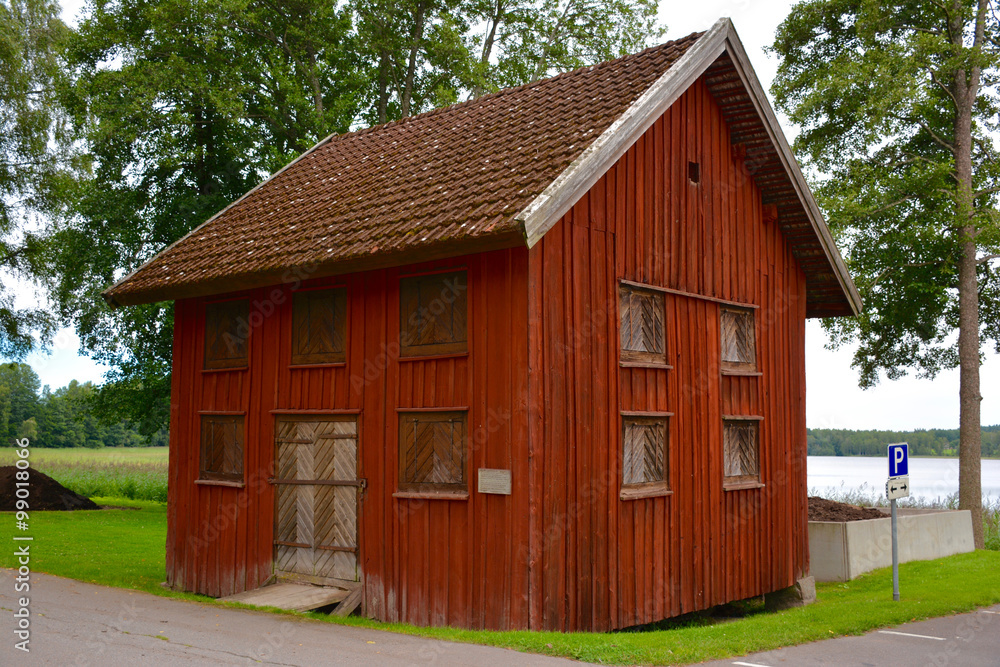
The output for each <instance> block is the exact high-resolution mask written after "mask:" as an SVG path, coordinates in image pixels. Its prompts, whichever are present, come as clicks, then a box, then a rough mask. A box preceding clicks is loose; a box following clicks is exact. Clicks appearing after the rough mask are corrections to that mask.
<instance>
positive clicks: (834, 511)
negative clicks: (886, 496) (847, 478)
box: [809, 496, 886, 521]
mask: <svg viewBox="0 0 1000 667" xmlns="http://www.w3.org/2000/svg"><path fill="white" fill-rule="evenodd" d="M885 516H886V514H885V513H884V512H880V511H879V510H877V509H875V508H874V507H857V506H855V505H848V504H847V503H838V502H837V501H835V500H827V499H826V498H818V497H816V496H810V497H809V520H810V521H862V520H864V519H883V518H885Z"/></svg>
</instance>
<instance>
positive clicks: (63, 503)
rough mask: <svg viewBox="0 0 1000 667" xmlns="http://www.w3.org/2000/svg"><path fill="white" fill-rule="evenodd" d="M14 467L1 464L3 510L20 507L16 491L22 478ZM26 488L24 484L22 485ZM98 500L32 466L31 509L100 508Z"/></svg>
mask: <svg viewBox="0 0 1000 667" xmlns="http://www.w3.org/2000/svg"><path fill="white" fill-rule="evenodd" d="M16 472H17V468H15V467H14V466H3V467H0V512H13V511H14V510H16V509H17V506H16V505H15V503H16V502H17V495H16V494H15V492H16V491H17V489H18V487H17V485H16V482H17V481H18V480H17V479H16V478H15V476H14V473H16ZM21 488H24V487H21ZM99 509H101V508H100V507H99V506H98V505H97V503H95V502H94V501H93V500H91V499H90V498H87V497H86V496H81V495H80V494H79V493H74V492H73V491H70V490H69V489H67V488H66V487H65V486H63V485H62V484H60V483H59V482H57V481H56V480H54V479H52V478H51V477H49V476H48V475H46V474H45V473H43V472H38V471H37V470H35V469H34V468H29V469H28V511H29V512H31V511H37V510H99Z"/></svg>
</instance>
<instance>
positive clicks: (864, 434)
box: [806, 425, 1000, 457]
mask: <svg viewBox="0 0 1000 667" xmlns="http://www.w3.org/2000/svg"><path fill="white" fill-rule="evenodd" d="M806 437H807V442H808V452H809V456H885V451H886V450H885V447H886V445H888V444H890V443H893V442H907V443H909V444H910V453H911V454H913V455H914V456H955V455H956V453H957V450H958V440H959V438H958V429H918V430H916V431H875V430H862V431H854V430H850V429H807V430H806ZM982 438H983V445H982V455H983V456H987V457H1000V425H997V426H986V427H983V429H982Z"/></svg>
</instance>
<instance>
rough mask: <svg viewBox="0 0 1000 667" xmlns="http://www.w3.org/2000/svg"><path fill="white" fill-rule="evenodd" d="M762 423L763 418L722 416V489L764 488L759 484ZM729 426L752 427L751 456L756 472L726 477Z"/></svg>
mask: <svg viewBox="0 0 1000 667" xmlns="http://www.w3.org/2000/svg"><path fill="white" fill-rule="evenodd" d="M762 421H763V417H759V416H755V415H723V416H722V485H723V488H725V489H727V490H732V489H746V488H759V487H762V486H764V485H763V483H762V482H761V470H760V424H761V422H762ZM730 424H734V425H735V424H740V425H752V427H753V428H752V433H753V438H754V440H753V445H754V448H753V454H754V464H755V466H756V468H757V470H756V472H755V473H753V474H749V475H747V474H744V475H727V474H726V469H727V467H728V466H727V463H728V461H729V458H728V456H727V453H728V451H729V447H728V443H727V441H726V432H727V426H729V425H730Z"/></svg>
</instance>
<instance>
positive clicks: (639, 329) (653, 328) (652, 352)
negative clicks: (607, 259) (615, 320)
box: [618, 285, 667, 364]
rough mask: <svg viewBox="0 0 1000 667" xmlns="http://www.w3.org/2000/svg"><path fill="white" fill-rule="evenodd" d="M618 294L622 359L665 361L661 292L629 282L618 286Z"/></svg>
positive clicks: (665, 344) (651, 361) (665, 346)
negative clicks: (629, 283) (635, 285)
mask: <svg viewBox="0 0 1000 667" xmlns="http://www.w3.org/2000/svg"><path fill="white" fill-rule="evenodd" d="M618 297H619V304H618V306H619V312H620V315H621V358H622V361H640V362H648V363H662V364H666V363H667V342H666V326H665V321H666V313H665V311H664V299H663V293H662V292H656V291H654V290H646V289H642V288H640V287H634V286H632V285H620V286H619V290H618Z"/></svg>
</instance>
